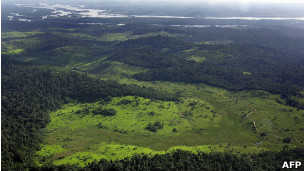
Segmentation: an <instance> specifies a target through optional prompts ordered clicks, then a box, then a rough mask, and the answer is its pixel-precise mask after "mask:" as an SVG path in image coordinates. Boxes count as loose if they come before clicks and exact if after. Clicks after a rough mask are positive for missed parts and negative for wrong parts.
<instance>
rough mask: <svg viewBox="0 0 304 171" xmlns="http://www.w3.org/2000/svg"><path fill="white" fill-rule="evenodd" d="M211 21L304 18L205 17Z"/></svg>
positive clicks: (289, 18) (298, 18)
mask: <svg viewBox="0 0 304 171" xmlns="http://www.w3.org/2000/svg"><path fill="white" fill-rule="evenodd" d="M204 19H210V20H304V17H294V18H292V17H204Z"/></svg>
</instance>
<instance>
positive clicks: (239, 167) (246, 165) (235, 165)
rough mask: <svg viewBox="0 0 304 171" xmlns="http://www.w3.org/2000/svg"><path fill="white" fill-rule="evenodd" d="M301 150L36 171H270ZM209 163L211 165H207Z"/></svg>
mask: <svg viewBox="0 0 304 171" xmlns="http://www.w3.org/2000/svg"><path fill="white" fill-rule="evenodd" d="M303 157H304V156H303V149H294V150H290V151H280V152H263V153H260V154H244V155H236V154H231V153H202V152H199V153H198V154H194V153H191V152H189V151H183V150H176V151H173V152H170V153H166V154H157V155H154V156H149V155H146V154H142V155H133V157H131V158H124V159H119V160H115V161H108V160H104V159H101V160H95V161H90V162H89V164H88V165H87V166H85V167H84V168H81V167H78V166H76V165H72V166H71V165H62V166H60V167H58V166H57V167H55V166H52V165H49V166H44V167H41V168H36V169H40V170H49V169H54V168H61V169H67V170H81V171H82V170H83V171H84V170H126V169H132V168H133V169H134V168H136V169H137V170H164V171H167V170H227V168H229V169H231V170H235V171H243V170H248V171H251V170H252V171H253V170H273V169H277V168H281V167H282V163H284V161H293V160H301V159H303ZM210 161H212V162H210Z"/></svg>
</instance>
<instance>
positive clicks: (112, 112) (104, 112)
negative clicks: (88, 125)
mask: <svg viewBox="0 0 304 171" xmlns="http://www.w3.org/2000/svg"><path fill="white" fill-rule="evenodd" d="M92 113H93V114H94V115H103V116H114V115H116V113H117V111H116V110H115V109H113V108H110V109H104V108H102V107H98V108H96V109H94V110H92Z"/></svg>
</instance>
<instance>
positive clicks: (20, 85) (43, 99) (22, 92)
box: [1, 59, 178, 170]
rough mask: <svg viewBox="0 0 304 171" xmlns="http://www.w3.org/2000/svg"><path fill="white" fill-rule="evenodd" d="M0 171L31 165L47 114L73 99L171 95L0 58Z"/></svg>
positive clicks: (174, 96) (54, 68)
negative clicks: (0, 60) (0, 135)
mask: <svg viewBox="0 0 304 171" xmlns="http://www.w3.org/2000/svg"><path fill="white" fill-rule="evenodd" d="M1 71H2V80H1V81H2V87H1V89H2V97H1V98H2V105H1V107H2V108H1V111H2V115H1V119H2V121H1V127H2V137H1V141H2V154H1V155H2V161H1V162H2V169H3V170H12V169H13V170H23V168H28V167H30V165H33V164H34V163H35V162H33V160H34V154H35V151H37V150H38V149H39V145H40V144H41V142H42V141H43V129H42V128H44V127H45V126H46V125H47V124H48V123H49V120H50V119H49V112H50V111H51V110H55V109H58V108H60V107H61V106H62V105H63V104H64V103H67V102H73V101H75V102H76V101H83V102H86V101H94V100H107V99H109V98H111V97H115V96H127V95H133V96H141V97H145V98H150V99H158V100H177V99H178V97H177V96H176V95H172V94H169V93H164V92H160V91H156V90H154V89H152V88H145V87H140V86H137V85H125V84H119V83H117V82H115V81H102V80H99V79H96V78H92V77H90V76H89V75H87V74H83V73H79V72H75V71H67V70H64V69H60V68H57V67H49V66H40V65H32V64H24V63H20V62H15V61H12V60H6V59H2V70H1Z"/></svg>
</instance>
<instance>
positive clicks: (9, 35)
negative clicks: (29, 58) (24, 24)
mask: <svg viewBox="0 0 304 171" xmlns="http://www.w3.org/2000/svg"><path fill="white" fill-rule="evenodd" d="M37 34H41V32H19V31H13V32H4V33H1V38H2V39H6V38H25V37H29V36H33V35H37Z"/></svg>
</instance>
